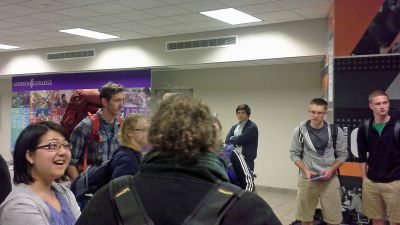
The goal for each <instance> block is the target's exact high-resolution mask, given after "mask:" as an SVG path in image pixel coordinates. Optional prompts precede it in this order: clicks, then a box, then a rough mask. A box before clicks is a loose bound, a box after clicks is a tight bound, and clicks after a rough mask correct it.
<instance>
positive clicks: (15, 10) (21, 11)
mask: <svg viewBox="0 0 400 225" xmlns="http://www.w3.org/2000/svg"><path fill="white" fill-rule="evenodd" d="M0 12H5V13H10V14H14V15H18V16H24V15H29V14H34V13H39V12H40V11H39V10H36V9H33V8H29V7H25V6H22V5H17V4H10V5H3V6H1V7H0Z"/></svg>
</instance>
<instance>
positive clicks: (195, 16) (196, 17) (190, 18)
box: [166, 13, 212, 23]
mask: <svg viewBox="0 0 400 225" xmlns="http://www.w3.org/2000/svg"><path fill="white" fill-rule="evenodd" d="M166 18H167V19H170V20H174V21H177V22H180V23H189V22H198V21H204V20H212V19H210V18H209V17H207V16H204V15H202V14H200V13H192V14H186V15H179V16H169V17H166Z"/></svg>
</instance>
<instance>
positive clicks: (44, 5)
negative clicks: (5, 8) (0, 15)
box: [19, 0, 73, 11]
mask: <svg viewBox="0 0 400 225" xmlns="http://www.w3.org/2000/svg"><path fill="white" fill-rule="evenodd" d="M67 2H68V1H64V3H61V2H56V1H53V0H29V1H24V2H21V3H19V5H22V6H26V7H30V8H34V9H37V10H40V11H53V10H60V9H66V8H71V7H73V5H70V4H67Z"/></svg>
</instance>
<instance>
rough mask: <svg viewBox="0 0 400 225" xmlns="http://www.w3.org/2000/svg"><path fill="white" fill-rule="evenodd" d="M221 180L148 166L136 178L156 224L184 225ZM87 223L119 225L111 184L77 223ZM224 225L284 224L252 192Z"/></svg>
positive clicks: (191, 171) (185, 170)
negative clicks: (113, 203)
mask: <svg viewBox="0 0 400 225" xmlns="http://www.w3.org/2000/svg"><path fill="white" fill-rule="evenodd" d="M217 179H218V178H216V177H215V176H214V175H213V174H212V173H210V172H209V171H208V170H204V169H203V170H200V169H193V168H183V169H182V168H176V167H173V166H168V165H156V164H152V165H150V164H148V165H144V166H143V168H142V169H141V171H140V172H139V174H138V175H137V176H136V178H135V180H136V181H135V187H136V189H137V191H138V193H139V196H140V199H141V201H142V202H143V205H144V208H145V210H146V212H147V214H148V215H149V217H150V218H151V219H152V221H153V222H154V224H155V225H158V224H160V225H165V224H168V225H180V224H182V222H183V221H184V219H185V218H186V217H187V216H188V215H189V214H190V213H191V212H192V211H193V210H194V208H195V207H196V206H197V204H198V203H199V201H200V200H201V199H202V198H203V197H204V196H205V194H206V193H207V192H208V191H209V190H210V188H212V187H213V184H214V183H215V182H216V180H217ZM83 224H96V225H114V224H118V223H117V215H116V213H115V210H113V205H112V201H111V199H110V191H109V186H108V185H107V186H104V187H103V188H102V189H100V191H99V192H97V193H96V194H95V196H94V198H93V199H92V200H91V201H90V202H89V204H88V206H87V207H86V208H85V210H84V211H83V213H82V215H81V216H80V218H79V219H78V221H77V223H76V225H83ZM221 224H223V225H232V224H240V225H281V223H280V221H279V220H278V218H277V217H276V215H275V214H274V212H273V211H272V209H271V207H270V206H269V205H268V204H267V203H266V202H265V201H264V200H262V199H261V198H260V197H259V196H257V195H255V194H253V193H250V192H245V193H244V194H243V195H242V197H241V198H240V199H239V200H238V201H237V202H236V203H235V204H234V205H233V206H232V207H231V208H230V209H229V210H228V212H227V213H226V215H225V217H224V218H223V220H222V223H221Z"/></svg>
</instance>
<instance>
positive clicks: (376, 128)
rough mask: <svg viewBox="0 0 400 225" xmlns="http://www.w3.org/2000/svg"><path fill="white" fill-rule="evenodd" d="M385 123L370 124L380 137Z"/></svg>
mask: <svg viewBox="0 0 400 225" xmlns="http://www.w3.org/2000/svg"><path fill="white" fill-rule="evenodd" d="M385 126H386V123H375V122H373V123H372V127H373V128H375V130H376V131H378V133H379V135H381V133H382V131H383V128H385Z"/></svg>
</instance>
